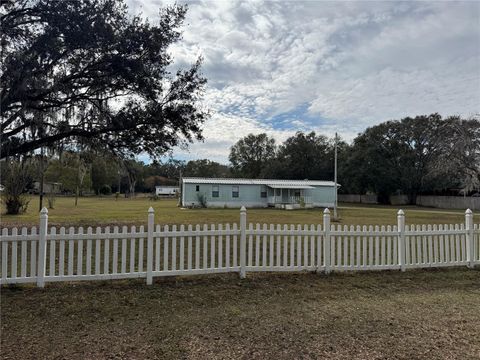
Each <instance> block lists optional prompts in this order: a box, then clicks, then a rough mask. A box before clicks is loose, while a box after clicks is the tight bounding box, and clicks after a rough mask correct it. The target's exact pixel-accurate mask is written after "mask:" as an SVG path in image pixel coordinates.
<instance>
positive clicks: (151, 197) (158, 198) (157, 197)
mask: <svg viewBox="0 0 480 360" xmlns="http://www.w3.org/2000/svg"><path fill="white" fill-rule="evenodd" d="M149 199H150V200H152V201H157V200H160V196H158V195H157V194H156V193H153V194H152V195H150V196H149Z"/></svg>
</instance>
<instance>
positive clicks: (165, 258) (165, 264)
mask: <svg viewBox="0 0 480 360" xmlns="http://www.w3.org/2000/svg"><path fill="white" fill-rule="evenodd" d="M163 231H164V233H165V235H164V236H163V271H168V255H169V252H168V243H169V235H170V234H169V227H168V225H165V227H164V228H163ZM204 260H206V258H205V259H204Z"/></svg>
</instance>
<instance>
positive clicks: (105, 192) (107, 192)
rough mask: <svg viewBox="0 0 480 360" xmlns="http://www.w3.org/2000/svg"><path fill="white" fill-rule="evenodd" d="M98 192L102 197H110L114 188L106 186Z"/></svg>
mask: <svg viewBox="0 0 480 360" xmlns="http://www.w3.org/2000/svg"><path fill="white" fill-rule="evenodd" d="M98 192H99V193H100V194H102V195H110V194H111V193H112V188H111V187H110V185H106V184H105V185H102V186H101V187H100V189H99V190H98Z"/></svg>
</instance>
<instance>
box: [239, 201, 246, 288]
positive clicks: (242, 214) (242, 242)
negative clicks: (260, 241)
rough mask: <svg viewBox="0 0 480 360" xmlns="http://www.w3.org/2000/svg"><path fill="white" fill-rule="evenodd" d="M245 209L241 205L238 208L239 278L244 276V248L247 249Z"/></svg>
mask: <svg viewBox="0 0 480 360" xmlns="http://www.w3.org/2000/svg"><path fill="white" fill-rule="evenodd" d="M246 231H247V209H245V206H242V208H241V209H240V279H245V276H246V269H245V263H246V249H247V234H246Z"/></svg>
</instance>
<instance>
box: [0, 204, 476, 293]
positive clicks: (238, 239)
mask: <svg viewBox="0 0 480 360" xmlns="http://www.w3.org/2000/svg"><path fill="white" fill-rule="evenodd" d="M57 230H58V231H57ZM0 243H1V247H0V250H1V266H0V270H1V276H0V282H1V284H15V283H36V284H37V286H39V287H43V286H44V284H45V282H56V281H77V280H108V279H126V278H146V282H147V284H151V283H152V281H153V277H157V276H174V275H195V274H208V273H222V272H238V273H239V274H240V277H242V278H244V277H245V276H246V273H247V272H254V271H255V272H258V271H317V272H325V273H330V272H331V271H346V270H349V271H363V270H385V269H398V270H402V271H404V270H406V269H408V268H424V267H443V266H461V265H462V266H465V265H466V266H469V267H473V266H474V265H475V264H480V226H479V224H474V223H473V213H472V212H471V211H470V210H467V211H466V212H465V223H464V224H455V225H410V226H409V225H405V215H404V213H403V211H402V210H400V211H399V212H398V215H397V225H388V226H368V227H367V226H346V225H344V226H341V225H332V224H330V212H329V210H328V209H325V211H324V214H323V224H322V225H320V224H316V225H273V224H270V225H267V224H252V223H249V224H248V225H247V212H246V209H245V208H242V209H241V211H240V221H239V224H236V223H235V224H219V225H210V226H208V225H203V226H200V225H196V226H192V225H187V226H185V225H181V226H175V225H174V226H171V227H169V226H167V225H165V226H160V225H155V224H154V212H153V209H152V208H150V209H149V212H148V222H147V228H146V229H145V227H144V226H140V227H136V226H131V227H130V228H128V227H127V226H123V227H122V228H119V227H116V226H115V227H113V228H110V227H105V228H100V227H97V228H96V229H95V230H94V229H93V228H91V227H88V228H86V229H84V228H83V227H78V228H73V227H70V228H68V229H67V228H64V227H61V228H59V229H57V228H56V227H50V228H48V211H47V209H45V208H44V209H43V210H42V211H41V214H40V226H39V228H38V229H37V227H32V228H30V229H27V228H25V227H24V228H22V229H20V230H19V229H17V228H13V229H11V230H10V231H9V230H8V229H3V230H2V235H1V241H0Z"/></svg>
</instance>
